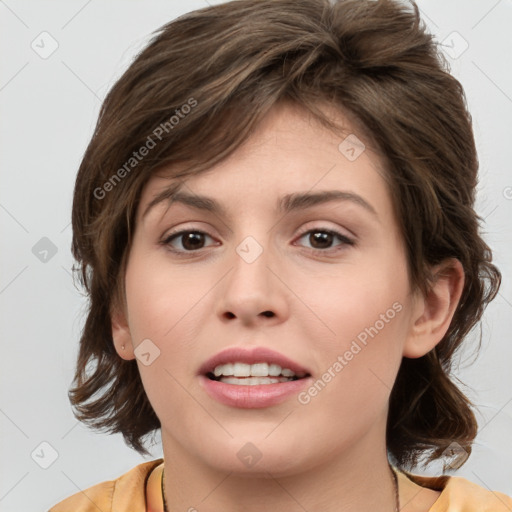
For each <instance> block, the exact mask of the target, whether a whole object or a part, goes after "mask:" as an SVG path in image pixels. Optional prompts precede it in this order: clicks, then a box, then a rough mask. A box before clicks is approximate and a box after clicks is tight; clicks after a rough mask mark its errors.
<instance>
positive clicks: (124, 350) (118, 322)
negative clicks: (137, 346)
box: [111, 311, 135, 361]
mask: <svg viewBox="0 0 512 512" xmlns="http://www.w3.org/2000/svg"><path fill="white" fill-rule="evenodd" d="M111 319H112V321H111V323H112V339H113V340H114V348H115V349H116V352H117V353H118V355H119V357H121V358H122V359H126V360H127V361H130V360H132V359H135V353H134V349H133V343H132V337H131V333H130V328H129V326H128V322H127V321H126V316H125V314H124V313H121V312H119V311H114V312H112V313H111Z"/></svg>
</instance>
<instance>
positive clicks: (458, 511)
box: [403, 472, 512, 512]
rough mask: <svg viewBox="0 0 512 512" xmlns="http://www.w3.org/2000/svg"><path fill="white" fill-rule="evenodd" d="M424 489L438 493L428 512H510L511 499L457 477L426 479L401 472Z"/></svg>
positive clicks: (511, 509)
mask: <svg viewBox="0 0 512 512" xmlns="http://www.w3.org/2000/svg"><path fill="white" fill-rule="evenodd" d="M403 475H404V476H405V477H407V479H408V480H409V481H411V482H413V483H414V484H416V485H419V486H421V487H424V488H428V489H433V490H435V491H439V495H438V498H437V499H436V501H435V502H434V503H433V504H432V506H431V508H430V509H428V512H510V511H512V498H511V497H510V496H507V495H506V494H503V493H501V492H498V491H493V490H489V489H487V488H485V487H482V486H480V485H478V484H476V483H474V482H471V481H470V480H467V479H466V478H462V477H458V476H441V477H426V476H419V475H413V474H410V473H405V472H403Z"/></svg>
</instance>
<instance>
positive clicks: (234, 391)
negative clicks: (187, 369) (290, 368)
mask: <svg viewBox="0 0 512 512" xmlns="http://www.w3.org/2000/svg"><path fill="white" fill-rule="evenodd" d="M199 380H200V383H201V385H202V386H203V387H204V389H205V390H206V392H207V393H208V394H209V395H210V396H211V397H212V398H214V399H215V400H217V401H218V402H221V403H223V404H225V405H230V406H232V407H239V408H242V409H261V408H263V407H270V406H271V405H277V404H280V403H282V402H284V401H285V400H286V399H287V398H289V397H290V396H292V395H297V394H298V393H300V391H301V390H302V389H303V388H305V387H306V386H307V385H309V384H310V383H311V377H304V378H302V379H298V380H290V381H288V382H280V383H277V384H259V385H256V386H244V385H237V384H225V383H224V382H220V381H218V380H212V379H209V378H208V377H206V376H205V375H200V376H199Z"/></svg>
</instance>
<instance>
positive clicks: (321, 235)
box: [299, 228, 354, 252]
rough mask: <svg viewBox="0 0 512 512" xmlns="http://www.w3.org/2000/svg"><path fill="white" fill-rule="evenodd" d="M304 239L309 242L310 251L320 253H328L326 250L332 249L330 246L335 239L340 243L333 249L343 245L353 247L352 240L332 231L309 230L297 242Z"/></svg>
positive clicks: (322, 229) (321, 229)
mask: <svg viewBox="0 0 512 512" xmlns="http://www.w3.org/2000/svg"><path fill="white" fill-rule="evenodd" d="M305 237H307V238H306V239H307V240H308V241H309V242H310V244H311V247H310V248H311V249H313V250H315V251H321V252H328V249H333V247H332V244H333V242H335V241H336V239H338V240H339V241H340V242H341V243H339V244H338V245H337V246H334V247H338V246H343V245H354V241H353V240H351V239H350V238H348V237H347V236H345V235H343V234H342V233H339V232H338V231H335V230H332V229H324V228H315V229H310V230H308V231H306V232H305V233H303V234H302V235H301V236H300V238H299V240H300V239H302V238H305Z"/></svg>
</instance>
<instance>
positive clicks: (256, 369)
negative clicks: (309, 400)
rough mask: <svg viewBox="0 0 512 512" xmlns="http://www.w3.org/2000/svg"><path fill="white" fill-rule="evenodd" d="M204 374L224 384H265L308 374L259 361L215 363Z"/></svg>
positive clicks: (305, 376) (286, 380) (293, 379)
mask: <svg viewBox="0 0 512 512" xmlns="http://www.w3.org/2000/svg"><path fill="white" fill-rule="evenodd" d="M205 376H206V377H207V378H208V379H210V380H214V381H217V382H223V383H224V384H234V385H236V386H260V385H265V384H281V383H284V382H291V381H295V380H300V379H304V378H307V377H309V376H310V374H309V373H307V372H306V371H299V372H297V373H296V372H295V371H293V370H291V369H290V368H283V367H281V366H280V365H279V364H275V363H268V362H259V363H254V364H247V363H243V362H235V363H225V364H219V365H217V366H216V367H215V368H214V369H213V371H209V372H206V374H205Z"/></svg>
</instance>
